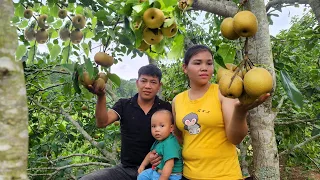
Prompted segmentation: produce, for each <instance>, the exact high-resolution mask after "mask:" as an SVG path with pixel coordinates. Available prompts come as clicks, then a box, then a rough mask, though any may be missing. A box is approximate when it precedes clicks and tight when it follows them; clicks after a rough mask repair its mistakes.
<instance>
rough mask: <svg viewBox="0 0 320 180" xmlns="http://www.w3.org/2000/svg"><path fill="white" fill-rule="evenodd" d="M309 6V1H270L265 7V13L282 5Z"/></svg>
mask: <svg viewBox="0 0 320 180" xmlns="http://www.w3.org/2000/svg"><path fill="white" fill-rule="evenodd" d="M296 3H297V4H309V0H272V1H269V2H268V3H267V5H266V11H267V12H268V11H269V9H270V8H271V7H275V6H279V5H282V4H296Z"/></svg>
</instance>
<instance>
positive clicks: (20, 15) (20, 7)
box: [14, 4, 25, 17]
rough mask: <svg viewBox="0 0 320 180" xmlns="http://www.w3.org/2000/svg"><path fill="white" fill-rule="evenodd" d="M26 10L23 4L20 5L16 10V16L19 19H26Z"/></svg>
mask: <svg viewBox="0 0 320 180" xmlns="http://www.w3.org/2000/svg"><path fill="white" fill-rule="evenodd" d="M24 10H25V8H24V7H23V6H22V5H21V4H19V5H18V7H16V8H15V9H14V15H15V16H18V17H24V16H23V13H24Z"/></svg>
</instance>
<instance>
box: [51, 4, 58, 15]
mask: <svg viewBox="0 0 320 180" xmlns="http://www.w3.org/2000/svg"><path fill="white" fill-rule="evenodd" d="M59 10H60V8H59V7H58V6H57V5H56V4H55V5H53V6H52V7H50V15H51V16H53V17H58V13H59Z"/></svg>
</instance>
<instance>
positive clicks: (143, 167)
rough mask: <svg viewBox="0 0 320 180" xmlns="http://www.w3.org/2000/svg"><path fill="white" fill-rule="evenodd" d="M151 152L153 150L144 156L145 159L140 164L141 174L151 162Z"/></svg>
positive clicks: (139, 170)
mask: <svg viewBox="0 0 320 180" xmlns="http://www.w3.org/2000/svg"><path fill="white" fill-rule="evenodd" d="M150 153H151V152H149V153H148V154H147V155H146V157H144V160H143V161H142V163H141V165H140V167H139V169H138V173H139V174H140V173H141V172H142V171H143V170H144V169H145V168H146V166H147V165H148V164H149V163H150V162H149V156H150Z"/></svg>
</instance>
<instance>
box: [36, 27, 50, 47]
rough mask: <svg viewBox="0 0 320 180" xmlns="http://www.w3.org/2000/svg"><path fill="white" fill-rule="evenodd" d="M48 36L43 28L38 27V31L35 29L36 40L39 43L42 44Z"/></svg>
mask: <svg viewBox="0 0 320 180" xmlns="http://www.w3.org/2000/svg"><path fill="white" fill-rule="evenodd" d="M48 38H49V34H48V32H47V31H46V30H45V29H40V30H39V31H37V33H36V41H37V42H38V43H39V44H44V43H45V42H47V40H48Z"/></svg>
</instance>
